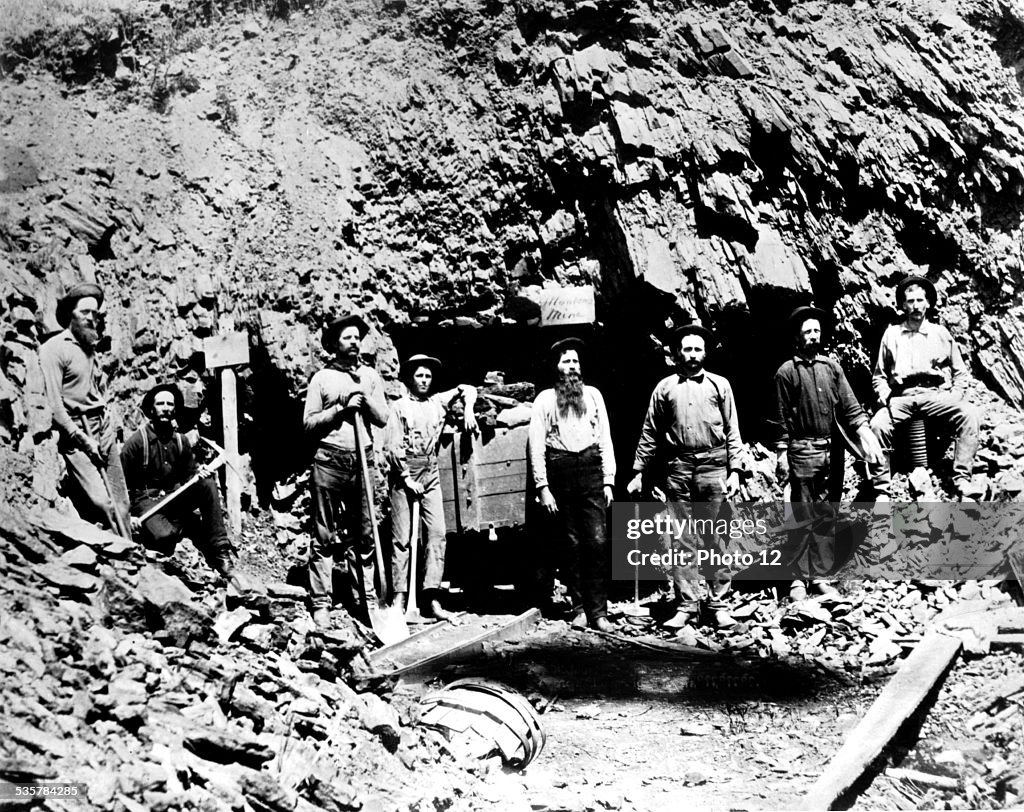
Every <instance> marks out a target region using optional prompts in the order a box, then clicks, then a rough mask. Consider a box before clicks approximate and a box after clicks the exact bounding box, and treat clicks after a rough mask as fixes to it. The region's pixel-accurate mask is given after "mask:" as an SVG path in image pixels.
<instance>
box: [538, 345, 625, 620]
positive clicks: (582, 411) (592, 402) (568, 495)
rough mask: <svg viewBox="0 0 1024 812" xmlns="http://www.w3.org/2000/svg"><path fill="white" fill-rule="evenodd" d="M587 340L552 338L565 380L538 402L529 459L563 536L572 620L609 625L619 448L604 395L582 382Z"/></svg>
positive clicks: (544, 503) (561, 377) (554, 357)
mask: <svg viewBox="0 0 1024 812" xmlns="http://www.w3.org/2000/svg"><path fill="white" fill-rule="evenodd" d="M582 347H583V342H582V341H581V340H580V339H578V338H567V339H563V340H562V341H557V342H555V343H554V344H553V345H552V346H551V358H552V360H553V361H554V363H555V366H556V368H557V370H558V380H557V382H556V383H555V387H554V388H553V389H545V390H544V391H543V392H541V393H540V394H539V395H538V396H537V399H536V400H535V401H534V402H533V413H532V416H531V419H530V432H529V437H530V464H531V466H532V468H533V479H534V483H535V484H536V486H537V491H538V493H539V495H540V503H541V506H542V507H543V509H544V511H545V512H546V513H547V514H548V516H550V517H551V519H552V521H553V523H554V525H555V526H556V528H557V530H558V534H559V536H560V537H561V538H560V539H559V541H560V542H561V543H562V546H563V550H562V552H563V555H562V556H560V558H562V560H563V566H562V576H563V578H564V579H565V581H566V587H567V588H568V590H569V596H570V598H571V599H572V601H573V606H574V609H575V610H576V617H575V618H574V620H573V625H574V626H583V625H585V624H586V623H587V622H589V623H590V625H591V626H592V627H593V628H595V629H599V630H601V631H606V632H607V631H611V630H613V629H614V628H615V627H614V626H613V625H612V623H611V622H610V621H609V620H608V617H607V615H608V583H607V568H606V558H607V548H606V543H605V512H606V510H607V508H608V506H609V505H611V503H612V485H613V484H614V483H615V453H614V451H613V449H612V436H611V431H610V429H609V426H608V413H607V411H606V410H605V406H604V398H602V397H601V393H600V392H599V391H598V390H597V389H595V388H594V387H593V386H585V385H584V384H583V379H582V376H581V372H580V350H581V348H582ZM581 605H582V610H580V608H579V607H580V606H581Z"/></svg>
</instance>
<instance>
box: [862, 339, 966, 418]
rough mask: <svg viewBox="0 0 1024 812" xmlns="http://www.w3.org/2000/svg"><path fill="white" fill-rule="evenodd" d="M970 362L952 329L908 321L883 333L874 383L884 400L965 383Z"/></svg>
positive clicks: (884, 401)
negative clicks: (916, 325)
mask: <svg viewBox="0 0 1024 812" xmlns="http://www.w3.org/2000/svg"><path fill="white" fill-rule="evenodd" d="M966 376H967V365H966V364H965V363H964V359H963V357H962V356H961V355H960V348H959V347H958V346H957V345H956V342H955V341H954V340H953V336H952V335H951V334H950V332H949V330H947V329H946V328H945V327H943V326H942V325H941V324H933V323H932V322H929V321H925V322H923V323H922V324H921V329H920V330H911V329H910V327H909V326H908V325H907V322H905V321H904V322H902V323H900V324H893V325H891V326H889V327H887V328H886V330H885V333H883V334H882V344H881V346H880V347H879V348H878V363H876V364H875V374H874V378H873V379H872V383H873V384H874V387H875V394H876V395H878V399H879V400H880V401H881V402H882V403H888V402H889V398H890V397H891V396H892V395H893V394H905V393H909V394H914V393H915V391H918V390H921V391H924V390H929V389H947V390H948V389H951V388H952V387H953V386H954V385H955V386H962V385H963V383H964V378H965V377H966Z"/></svg>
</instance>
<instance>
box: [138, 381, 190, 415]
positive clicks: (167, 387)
mask: <svg viewBox="0 0 1024 812" xmlns="http://www.w3.org/2000/svg"><path fill="white" fill-rule="evenodd" d="M161 392H170V393H171V395H173V396H174V411H175V413H176V414H180V413H181V412H182V410H183V409H184V408H185V396H184V395H183V394H182V392H181V390H180V389H179V388H178V387H177V386H176V385H175V384H173V383H161V384H157V385H156V386H154V387H153V388H152V389H150V390H149V391H148V392H146V394H145V395H144V396H143V398H142V413H143V414H144V415H146V417H149V416H150V415H151V414H152V412H153V402H154V401H155V400H156V396H157V395H159V394H160V393H161Z"/></svg>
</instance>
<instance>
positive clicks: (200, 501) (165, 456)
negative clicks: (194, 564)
mask: <svg viewBox="0 0 1024 812" xmlns="http://www.w3.org/2000/svg"><path fill="white" fill-rule="evenodd" d="M183 409H184V398H183V397H182V394H181V390H180V389H178V387H177V386H175V385H174V384H169V383H165V384H160V385H158V386H154V387H153V388H152V389H150V390H149V391H148V392H147V393H146V396H145V397H144V398H143V399H142V413H143V414H144V415H146V417H147V418H148V419H147V420H145V421H144V422H143V423H142V425H141V426H139V428H138V430H137V431H135V432H134V433H133V434H132V435H131V436H130V437H129V438H128V439H127V441H126V442H125V444H124V448H123V449H121V465H122V467H123V468H124V473H125V479H126V480H127V482H128V490H129V493H130V495H131V500H132V514H133V515H132V519H131V522H132V529H133V530H136V531H139V532H141V533H142V537H143V540H144V542H145V543H146V545H147V546H149V547H152V548H154V549H156V550H157V551H159V552H163V553H167V554H170V553H171V552H173V551H174V547H175V545H176V544H177V543H178V541H180V540H181V538H182V536H183V535H185V534H188V536H189V538H191V539H192V543H193V544H195V546H196V548H197V549H198V550H199V551H200V552H202V553H203V555H204V556H205V557H206V559H207V561H208V562H209V564H210V566H211V567H213V569H215V570H216V571H217V572H218V573H220V574H221V575H222V576H223V577H224V578H225V579H226V580H229V579H230V578H231V577H232V573H233V569H234V565H233V559H234V553H233V551H232V549H231V542H230V541H229V540H228V533H227V528H226V526H225V524H224V507H223V505H222V503H221V499H220V491H219V490H218V489H217V482H216V480H215V479H214V478H213V477H212V476H206V477H203V478H202V479H199V480H197V481H196V482H194V483H193V484H192V485H191V486H190V487H189V488H188V489H187V490H186V491H185V492H183V493H181V494H179V495H178V496H177V497H175V498H174V499H173V500H172V501H171V502H169V503H168V504H167V505H165V506H164V507H163V508H162V509H161V510H160V511H159V512H158V513H154V514H153V515H152V516H150V517H149V518H148V519H147V520H146V521H145V522H140V521H139V519H138V518H137V517H138V516H141V515H142V514H143V513H145V512H146V511H147V510H149V508H151V507H152V506H153V505H155V504H156V503H157V502H159V501H160V500H161V499H163V497H164V496H166V495H167V494H169V493H173V492H174V491H175V490H177V489H178V488H179V487H181V486H182V485H184V484H185V483H186V482H187V481H188V480H189V479H191V478H192V476H193V475H194V474H195V473H196V472H197V471H198V470H199V467H198V465H197V464H196V458H195V455H194V454H193V451H192V445H191V443H189V441H188V439H187V438H186V437H185V436H184V435H182V434H180V433H179V432H178V431H177V426H176V423H175V418H177V417H178V415H180V414H181V412H182V411H183ZM197 510H198V512H199V515H198V516H197V515H196V511H197ZM197 519H198V521H197Z"/></svg>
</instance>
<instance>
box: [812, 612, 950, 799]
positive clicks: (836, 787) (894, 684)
mask: <svg viewBox="0 0 1024 812" xmlns="http://www.w3.org/2000/svg"><path fill="white" fill-rule="evenodd" d="M960 645H961V643H960V639H959V638H957V637H953V636H951V635H949V634H944V633H943V632H941V631H929V632H928V633H927V634H926V635H925V636H924V638H923V639H922V640H921V642H920V643H918V645H917V646H916V647H915V648H914V650H913V651H912V652H911V653H910V656H909V657H907V659H906V660H905V661H904V663H903V665H901V666H900V669H899V671H897V672H896V674H895V675H894V676H893V678H892V679H891V680H890V681H889V683H888V685H886V686H885V688H884V690H883V691H882V693H881V694H880V695H879V696H878V699H876V700H875V702H874V704H873V705H872V706H871V707H870V708H869V709H868V712H867V713H866V714H865V716H864V718H863V719H861V721H860V723H859V724H858V725H857V727H856V728H854V729H853V731H852V732H851V733H850V735H849V736H848V737H847V739H846V741H845V742H844V743H843V746H842V747H841V748H839V752H837V753H836V754H835V756H833V758H832V760H831V761H829V763H828V765H827V766H826V767H825V771H824V772H823V773H822V774H821V777H820V778H819V779H818V780H817V781H815V782H814V785H813V786H812V787H811V789H810V791H809V792H808V793H807V794H806V795H805V796H804V798H803V802H802V803H801V808H802V809H832V808H833V806H834V805H835V804H836V802H837V801H838V800H839V798H840V797H842V796H843V795H844V794H845V793H847V792H848V791H849V790H850V788H851V787H852V786H853V785H854V783H855V782H856V781H857V780H858V779H859V778H860V777H861V775H863V774H864V772H865V770H867V769H868V767H869V766H870V765H871V763H872V762H873V761H874V760H875V759H876V758H878V756H879V755H881V753H882V751H883V750H884V749H885V747H886V745H888V744H889V742H890V741H891V740H892V738H893V736H895V735H896V732H897V731H898V730H899V729H900V727H901V726H902V725H903V723H904V722H906V720H907V719H908V718H910V716H911V715H913V714H914V712H915V711H917V709H918V708H919V707H920V706H921V703H922V702H924V700H925V698H926V697H927V696H928V694H929V693H931V691H932V689H933V688H934V687H935V685H936V683H938V682H939V680H940V679H941V678H942V677H943V675H944V674H945V673H946V671H947V670H948V669H949V667H950V665H951V664H952V662H953V660H954V659H955V658H956V656H957V654H958V653H959V652H960Z"/></svg>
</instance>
